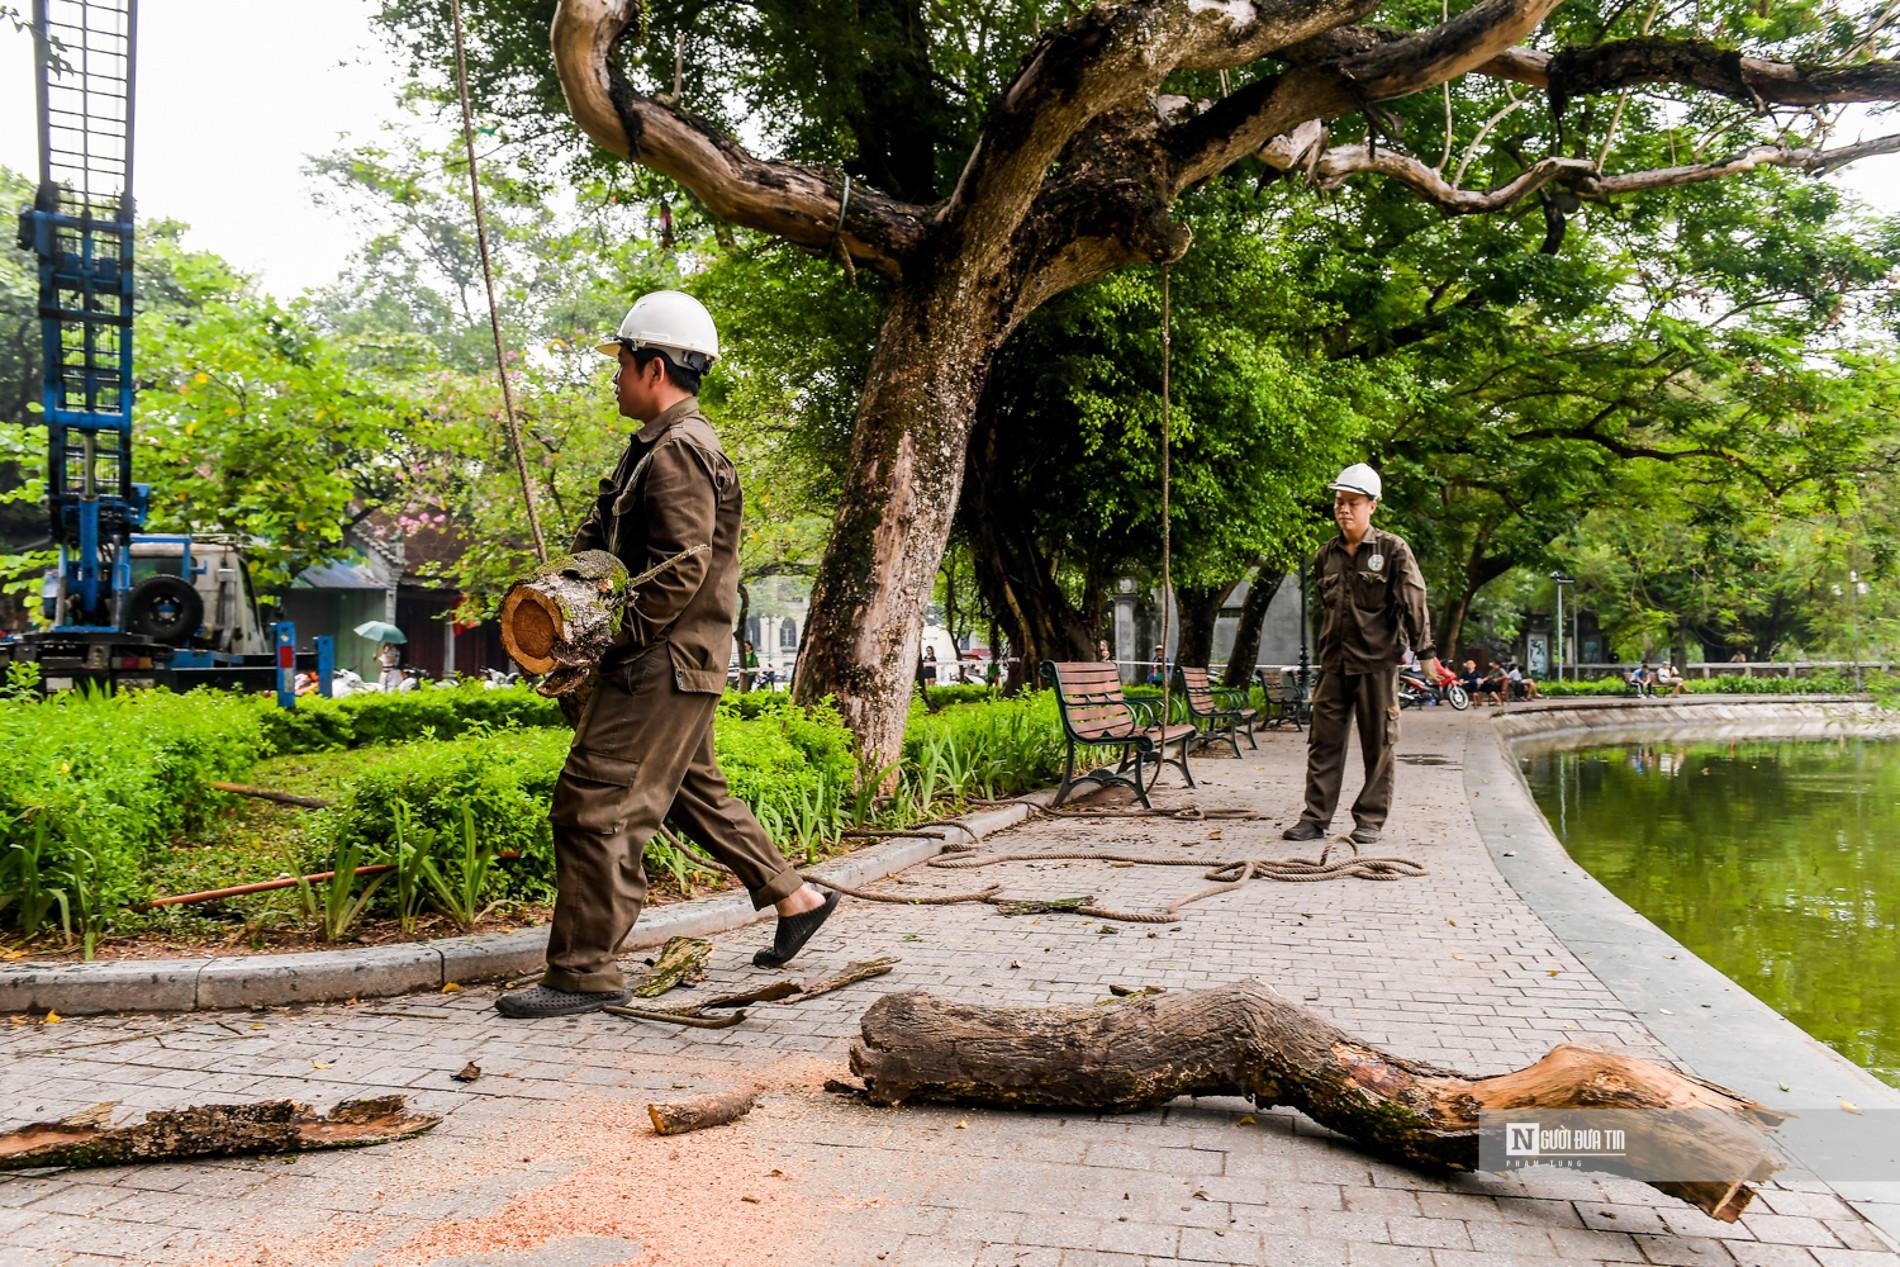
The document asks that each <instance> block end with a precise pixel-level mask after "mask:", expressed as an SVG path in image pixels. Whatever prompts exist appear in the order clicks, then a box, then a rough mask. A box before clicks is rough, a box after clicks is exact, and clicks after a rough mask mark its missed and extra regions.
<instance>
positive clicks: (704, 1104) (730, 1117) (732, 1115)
mask: <svg viewBox="0 0 1900 1267" xmlns="http://www.w3.org/2000/svg"><path fill="white" fill-rule="evenodd" d="M758 1099H759V1093H758V1091H757V1090H755V1089H754V1088H752V1087H734V1088H733V1089H732V1090H730V1091H718V1092H715V1093H713V1094H712V1095H701V1096H695V1097H693V1098H692V1099H690V1100H675V1101H673V1102H672V1103H671V1104H649V1105H647V1116H648V1117H649V1118H651V1119H653V1130H654V1133H655V1134H659V1135H684V1134H686V1132H688V1131H698V1130H704V1129H705V1128H706V1127H708V1126H724V1125H725V1124H726V1123H727V1122H736V1121H738V1120H739V1119H740V1118H742V1117H744V1116H745V1115H746V1114H748V1113H750V1112H751V1111H752V1106H753V1105H754V1104H756V1103H758Z"/></svg>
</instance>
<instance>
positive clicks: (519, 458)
mask: <svg viewBox="0 0 1900 1267" xmlns="http://www.w3.org/2000/svg"><path fill="white" fill-rule="evenodd" d="M449 16H450V17H451V18H452V19H453V20H454V22H455V89H456V93H457V94H458V95H459V96H460V97H461V99H462V144H463V147H464V148H465V149H467V151H468V191H469V195H470V196H471V197H472V198H473V199H474V202H475V243H476V245H477V246H479V247H480V248H481V255H482V283H483V285H485V286H486V287H487V288H488V328H489V331H490V332H491V333H493V335H494V336H495V373H496V374H497V375H498V376H499V377H500V378H501V407H502V412H503V413H504V414H505V415H506V417H507V420H508V443H509V445H510V447H512V448H513V450H514V454H515V473H516V474H518V475H519V476H520V477H521V500H522V501H523V502H525V503H526V504H527V507H528V528H529V530H530V531H532V532H533V533H534V557H535V558H536V559H538V560H540V561H541V562H542V563H546V562H547V561H548V546H547V542H546V541H544V540H542V537H541V516H540V514H539V513H538V512H537V511H536V510H535V508H534V485H533V484H531V483H530V482H529V481H528V459H527V455H526V454H524V453H523V452H522V451H521V424H520V423H518V422H517V421H516V420H515V393H514V389H513V388H512V387H510V386H509V384H508V357H507V353H506V352H504V351H503V350H502V343H501V311H500V310H499V309H498V308H496V307H495V269H494V266H493V265H492V264H491V263H490V262H489V258H488V221H487V219H486V217H484V216H483V214H482V182H481V180H480V179H479V177H478V175H477V173H476V170H475V118H474V115H473V113H472V112H471V111H470V110H469V106H468V54H467V52H466V50H465V49H464V48H463V40H462V0H449Z"/></svg>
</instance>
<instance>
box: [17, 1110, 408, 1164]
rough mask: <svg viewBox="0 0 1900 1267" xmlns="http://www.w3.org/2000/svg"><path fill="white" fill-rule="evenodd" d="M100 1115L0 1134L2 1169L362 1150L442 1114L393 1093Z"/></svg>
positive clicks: (76, 1116)
mask: <svg viewBox="0 0 1900 1267" xmlns="http://www.w3.org/2000/svg"><path fill="white" fill-rule="evenodd" d="M102 1107H103V1106H102ZM104 1116H105V1115H104V1114H103V1113H101V1112H99V1111H98V1110H87V1111H85V1112H83V1113H77V1114H74V1115H73V1116H72V1117H69V1118H64V1119H61V1120H60V1121H57V1122H35V1123H34V1124H32V1125H31V1126H22V1127H20V1128H19V1129H18V1130H13V1131H8V1132H6V1133H5V1134H3V1135H0V1171H4V1170H31V1169H34V1168H36V1167H40V1166H122V1165H127V1164H129V1163H134V1162H152V1161H174V1160H178V1159H180V1158H187V1157H235V1156H241V1155H244V1154H249V1153H294V1152H301V1151H304V1150H306V1149H317V1148H361V1147H365V1146H367V1145H370V1144H387V1143H390V1142H392V1141H395V1140H399V1139H407V1138H409V1137H410V1136H412V1135H420V1134H421V1133H422V1132H424V1131H427V1130H429V1129H431V1128H432V1127H434V1126H435V1124H436V1123H437V1122H440V1121H441V1120H442V1119H441V1118H440V1117H438V1116H436V1115H434V1114H431V1113H413V1112H410V1111H409V1110H408V1109H407V1108H406V1107H404V1101H403V1097H401V1096H399V1095H389V1096H378V1097H376V1098H374V1099H367V1100H344V1101H342V1102H341V1103H339V1104H338V1105H337V1106H336V1107H335V1108H333V1109H331V1110H330V1111H329V1112H328V1113H325V1114H316V1113H313V1112H311V1110H310V1106H309V1105H307V1104H298V1103H295V1102H294V1101H291V1100H265V1101H263V1102H261V1103H258V1104H200V1105H193V1106H192V1107H190V1108H186V1109H164V1110H160V1111H157V1112H153V1113H147V1114H146V1115H145V1120H144V1121H143V1122H137V1123H133V1124H130V1125H126V1126H107V1125H105V1122H104Z"/></svg>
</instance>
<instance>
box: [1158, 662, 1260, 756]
mask: <svg viewBox="0 0 1900 1267" xmlns="http://www.w3.org/2000/svg"><path fill="white" fill-rule="evenodd" d="M1174 680H1175V682H1176V684H1177V685H1179V686H1180V688H1181V698H1182V700H1183V701H1184V702H1185V703H1186V704H1187V715H1188V720H1189V721H1191V722H1193V723H1194V726H1195V728H1196V729H1197V730H1199V731H1200V732H1201V737H1202V738H1203V739H1204V740H1206V741H1207V742H1210V743H1211V742H1213V741H1214V740H1216V739H1225V740H1226V741H1227V742H1228V743H1231V744H1232V745H1234V755H1235V756H1236V757H1238V756H1239V755H1240V736H1241V735H1243V734H1244V735H1246V736H1247V742H1248V744H1249V745H1251V746H1252V747H1255V748H1258V747H1259V746H1260V745H1259V744H1257V743H1255V742H1254V737H1253V723H1254V719H1255V718H1257V717H1258V716H1259V713H1257V712H1256V711H1255V710H1254V709H1252V708H1249V707H1240V708H1235V707H1231V706H1230V705H1229V702H1228V701H1227V700H1224V699H1222V698H1221V696H1220V695H1219V694H1217V693H1216V691H1215V688H1214V686H1213V684H1212V683H1211V682H1210V681H1209V680H1208V676H1207V670H1206V669H1190V668H1188V667H1187V666H1186V665H1182V664H1177V665H1175V666H1174Z"/></svg>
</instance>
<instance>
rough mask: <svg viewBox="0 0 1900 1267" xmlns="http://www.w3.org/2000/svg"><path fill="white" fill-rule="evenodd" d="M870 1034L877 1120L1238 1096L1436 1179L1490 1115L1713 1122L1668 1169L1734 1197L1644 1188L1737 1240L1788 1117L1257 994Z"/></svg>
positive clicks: (1264, 990) (866, 1049)
mask: <svg viewBox="0 0 1900 1267" xmlns="http://www.w3.org/2000/svg"><path fill="white" fill-rule="evenodd" d="M861 1028H862V1037H861V1038H860V1039H859V1040H858V1041H857V1042H856V1043H854V1044H852V1047H851V1071H852V1072H853V1073H854V1074H857V1075H858V1076H859V1077H861V1078H863V1079H864V1083H865V1088H866V1093H867V1095H868V1096H869V1098H870V1099H871V1100H872V1101H874V1102H876V1103H879V1104H897V1103H900V1102H903V1101H918V1100H924V1101H952V1102H958V1103H968V1104H982V1105H991V1106H995V1107H999V1108H1062V1109H1087V1110H1090V1111H1093V1112H1101V1111H1104V1110H1106V1111H1110V1112H1126V1111H1133V1110H1137V1109H1147V1108H1155V1107H1158V1106H1160V1105H1163V1104H1166V1103H1167V1102H1168V1101H1170V1100H1172V1099H1174V1098H1175V1097H1177V1096H1182V1095H1196V1096H1200V1095H1244V1096H1249V1097H1251V1098H1252V1099H1253V1100H1254V1101H1255V1103H1257V1104H1258V1105H1260V1106H1261V1107H1262V1108H1267V1107H1271V1106H1273V1105H1281V1104H1284V1105H1289V1106H1291V1107H1293V1108H1296V1109H1299V1110H1300V1111H1301V1112H1303V1113H1305V1114H1306V1115H1307V1116H1308V1117H1310V1118H1312V1119H1313V1120H1314V1121H1315V1122H1318V1123H1319V1124H1320V1125H1322V1126H1325V1127H1328V1128H1330V1129H1332V1130H1335V1131H1338V1132H1339V1133H1340V1134H1342V1135H1345V1136H1348V1137H1349V1138H1351V1139H1354V1140H1356V1141H1358V1142H1359V1143H1360V1144H1362V1145H1364V1146H1365V1147H1366V1148H1368V1149H1369V1150H1371V1151H1372V1152H1375V1153H1377V1154H1380V1155H1382V1156H1384V1157H1387V1158H1390V1159H1392V1160H1395V1161H1398V1162H1402V1163H1404V1164H1406V1165H1410V1166H1415V1167H1418V1168H1420V1169H1424V1170H1436V1171H1448V1170H1449V1171H1457V1170H1474V1169H1476V1168H1477V1165H1478V1126H1479V1119H1478V1114H1479V1113H1480V1112H1481V1111H1491V1112H1496V1111H1503V1110H1510V1109H1527V1108H1539V1109H1545V1110H1557V1109H1567V1108H1568V1109H1585V1108H1602V1109H1630V1110H1639V1109H1658V1110H1703V1111H1704V1112H1702V1113H1699V1114H1698V1115H1697V1116H1698V1122H1699V1126H1700V1128H1701V1133H1702V1135H1703V1136H1705V1137H1702V1138H1686V1137H1684V1138H1678V1139H1676V1140H1674V1141H1672V1142H1673V1143H1674V1144H1675V1145H1676V1146H1677V1147H1678V1149H1679V1150H1681V1151H1678V1152H1677V1153H1676V1154H1675V1155H1676V1156H1678V1157H1681V1156H1688V1157H1690V1158H1692V1159H1694V1160H1695V1161H1696V1162H1697V1163H1699V1166H1700V1170H1699V1173H1721V1174H1731V1175H1732V1179H1731V1180H1729V1181H1728V1182H1719V1183H1717V1182H1706V1183H1678V1182H1663V1181H1655V1182H1652V1186H1653V1187H1656V1188H1658V1189H1660V1190H1661V1191H1664V1192H1667V1193H1670V1194H1671V1195H1673V1196H1679V1197H1681V1198H1682V1199H1683V1200H1685V1201H1688V1202H1689V1203H1690V1204H1692V1205H1695V1206H1697V1207H1698V1208H1700V1209H1702V1210H1703V1211H1705V1212H1706V1213H1708V1214H1710V1215H1713V1216H1714V1217H1715V1218H1718V1219H1722V1220H1724V1221H1727V1222H1733V1221H1734V1220H1735V1219H1737V1218H1738V1217H1740V1215H1741V1212H1742V1210H1743V1209H1744V1208H1746V1207H1747V1205H1748V1203H1749V1201H1750V1200H1751V1199H1752V1198H1753V1196H1754V1193H1753V1190H1752V1189H1750V1188H1749V1187H1748V1186H1747V1184H1749V1183H1751V1182H1759V1181H1761V1180H1762V1179H1765V1178H1767V1177H1768V1176H1769V1175H1770V1174H1772V1173H1774V1171H1775V1170H1776V1169H1778V1168H1779V1165H1780V1163H1779V1162H1778V1161H1777V1160H1775V1159H1774V1158H1773V1155H1772V1152H1771V1151H1770V1150H1769V1149H1768V1147H1767V1143H1766V1140H1765V1139H1764V1138H1763V1132H1764V1131H1765V1129H1766V1128H1771V1127H1773V1126H1775V1125H1776V1124H1778V1123H1779V1122H1780V1121H1781V1120H1782V1116H1783V1115H1781V1114H1779V1113H1776V1112H1775V1111H1773V1110H1771V1109H1767V1108H1764V1107H1763V1106H1761V1105H1759V1104H1756V1103H1755V1102H1754V1101H1752V1100H1749V1099H1747V1098H1745V1097H1743V1096H1740V1095H1737V1094H1736V1093H1735V1092H1732V1091H1729V1090H1727V1089H1725V1088H1722V1087H1719V1086H1716V1085H1714V1084H1713V1083H1708V1082H1704V1081H1702V1080H1700V1079H1698V1078H1693V1077H1690V1076H1688V1075H1686V1074H1682V1073H1678V1072H1676V1071H1675V1070H1673V1069H1670V1068H1667V1067H1665V1066H1662V1065H1658V1064H1654V1063H1651V1062H1650V1061H1646V1060H1642V1059H1639V1058H1637V1057H1633V1056H1619V1055H1614V1054H1612V1053H1609V1052H1602V1051H1593V1050H1591V1049H1589V1048H1584V1047H1573V1046H1569V1045H1564V1046H1559V1047H1555V1048H1553V1049H1552V1050H1551V1051H1550V1053H1549V1054H1548V1055H1546V1056H1545V1057H1544V1058H1543V1059H1541V1060H1539V1061H1538V1062H1537V1063H1535V1064H1533V1065H1530V1066H1528V1067H1526V1068H1524V1069H1520V1070H1518V1071H1516V1072H1514V1073H1508V1074H1504V1075H1501V1076H1499V1077H1495V1078H1471V1077H1467V1076H1465V1075H1463V1074H1460V1073H1458V1072H1456V1071H1454V1070H1451V1069H1446V1068H1441V1067H1439V1066H1436V1065H1430V1064H1426V1063H1424V1062H1422V1061H1413V1060H1407V1059H1404V1058H1402V1057H1399V1056H1395V1055H1392V1054H1391V1053H1389V1052H1386V1051H1382V1050H1380V1049H1379V1048H1377V1047H1373V1046H1371V1045H1369V1044H1366V1043H1362V1042H1360V1041H1359V1040H1357V1039H1355V1038H1353V1037H1352V1036H1351V1035H1349V1034H1347V1033H1346V1032H1345V1031H1343V1030H1341V1029H1339V1028H1337V1027H1336V1026H1334V1025H1332V1024H1331V1023H1329V1022H1327V1021H1326V1020H1324V1019H1323V1018H1321V1017H1320V1016H1319V1015H1318V1014H1316V1013H1314V1012H1310V1011H1308V1010H1307V1009H1305V1008H1303V1007H1300V1006H1299V1005H1298V1004H1296V1003H1292V1002H1290V1001H1288V1000H1287V999H1285V998H1283V997H1281V996H1280V995H1279V994H1276V993H1275V992H1274V991H1273V990H1271V989H1270V988H1268V987H1267V986H1266V985H1264V984H1262V983H1260V982H1257V981H1254V982H1240V983H1237V984H1234V985H1227V986H1217V987H1214V988H1212V989H1206V990H1185V991H1177V992H1171V993H1167V994H1158V995H1148V996H1145V997H1134V998H1129V999H1127V1000H1125V1001H1123V1002H1120V1003H1117V1004H1113V1005H1111V1006H1106V1007H1104V1006H1085V1007H1052V1008H999V1007H982V1006H976V1005H972V1004H964V1003H955V1002H951V1001H949V1000H946V999H939V998H935V997H933V996H931V995H928V994H924V993H921V992H916V991H912V992H909V993H905V994H896V995H890V996H887V997H886V998H883V999H880V1000H878V1001H877V1002H876V1003H875V1004H873V1005H872V1006H871V1008H870V1010H869V1011H867V1012H866V1013H865V1014H864V1020H863V1022H862V1027H861ZM1717 1124H1719V1125H1717ZM1731 1128H1732V1129H1731Z"/></svg>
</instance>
